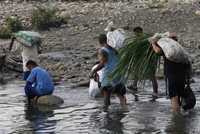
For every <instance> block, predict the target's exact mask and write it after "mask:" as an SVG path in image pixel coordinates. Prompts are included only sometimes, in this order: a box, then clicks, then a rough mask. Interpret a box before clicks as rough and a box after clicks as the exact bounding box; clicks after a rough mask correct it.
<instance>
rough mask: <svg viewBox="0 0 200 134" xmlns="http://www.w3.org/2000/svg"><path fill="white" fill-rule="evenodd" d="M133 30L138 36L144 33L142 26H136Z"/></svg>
mask: <svg viewBox="0 0 200 134" xmlns="http://www.w3.org/2000/svg"><path fill="white" fill-rule="evenodd" d="M133 32H134V34H135V35H136V36H141V35H142V34H143V29H142V28H141V27H135V28H134V29H133Z"/></svg>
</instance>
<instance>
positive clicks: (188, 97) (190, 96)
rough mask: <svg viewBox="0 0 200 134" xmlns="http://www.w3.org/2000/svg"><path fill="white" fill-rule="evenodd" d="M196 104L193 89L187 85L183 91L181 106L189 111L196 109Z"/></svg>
mask: <svg viewBox="0 0 200 134" xmlns="http://www.w3.org/2000/svg"><path fill="white" fill-rule="evenodd" d="M195 104H196V97H195V95H194V92H193V91H192V89H191V87H190V86H189V85H187V86H186V87H185V89H184V91H183V95H182V98H181V106H182V108H183V109H184V110H189V109H192V108H194V106H195Z"/></svg>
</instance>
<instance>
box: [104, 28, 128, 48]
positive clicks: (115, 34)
mask: <svg viewBox="0 0 200 134" xmlns="http://www.w3.org/2000/svg"><path fill="white" fill-rule="evenodd" d="M125 39H126V37H125V32H124V30H123V29H116V30H114V31H109V32H108V33H107V43H108V45H109V46H111V47H112V48H115V49H116V50H118V49H120V48H122V47H123V46H124V40H125Z"/></svg>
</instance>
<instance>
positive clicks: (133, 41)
mask: <svg viewBox="0 0 200 134" xmlns="http://www.w3.org/2000/svg"><path fill="white" fill-rule="evenodd" d="M148 37H149V36H148V35H144V36H143V37H142V38H139V39H138V38H130V39H127V40H126V41H125V43H126V45H125V47H124V48H122V49H121V50H120V51H119V56H120V61H119V64H118V66H117V68H116V69H115V70H114V72H113V74H112V77H113V78H117V77H120V76H123V77H124V78H125V80H127V79H129V78H131V79H137V80H139V81H141V80H145V79H148V78H151V77H152V75H154V74H155V71H156V68H157V63H158V60H159V55H157V54H156V53H155V52H154V51H153V49H152V47H151V45H150V44H149V41H148Z"/></svg>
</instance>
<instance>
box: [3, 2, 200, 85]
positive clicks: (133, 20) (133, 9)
mask: <svg viewBox="0 0 200 134" xmlns="http://www.w3.org/2000/svg"><path fill="white" fill-rule="evenodd" d="M41 4H43V5H47V4H49V3H48V2H21V3H20V2H10V1H3V2H0V16H1V19H0V23H1V24H3V23H4V19H5V17H7V16H10V15H17V16H20V18H21V19H22V21H23V23H24V25H26V26H27V27H28V26H30V14H31V11H32V9H34V7H35V6H36V5H41ZM49 5H51V6H56V7H57V8H58V9H59V15H60V16H64V17H68V18H69V19H68V24H65V25H62V26H61V27H60V28H52V29H50V30H49V31H42V32H41V34H42V36H43V54H41V55H40V64H41V65H42V66H43V67H45V68H47V69H48V70H49V71H50V72H51V73H52V74H53V76H55V79H61V78H62V79H63V80H64V81H65V82H67V83H69V84H77V83H79V85H81V84H83V85H84V84H85V83H87V81H88V74H89V71H90V69H91V67H92V66H93V65H94V64H95V62H96V61H97V59H96V49H97V48H98V42H97V37H98V35H99V34H100V33H103V32H104V28H105V27H106V25H107V23H108V21H110V20H112V21H114V23H115V24H116V26H117V27H123V28H124V29H125V30H126V32H127V33H128V34H131V33H132V29H133V27H135V26H141V27H143V28H144V30H145V32H147V33H155V32H165V31H173V32H177V33H178V37H179V41H180V42H181V44H182V45H183V46H185V47H186V49H187V50H188V51H189V53H190V54H191V56H192V58H193V69H194V71H195V72H196V73H199V72H200V54H199V51H200V50H199V47H200V40H199V37H200V15H199V14H198V11H199V9H200V4H199V3H198V2H196V1H194V0H193V1H182V2H177V3H176V2H173V1H171V0H170V1H168V2H167V1H165V0H163V1H160V2H157V3H152V2H151V3H149V1H147V0H143V1H135V2H129V1H117V2H112V1H110V2H109V1H102V2H97V1H90V2H85V1H78V2H52V3H50V4H49ZM1 44H3V47H7V45H6V44H8V42H6V43H5V41H3V43H2V41H1ZM19 55H20V54H18V56H19Z"/></svg>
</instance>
